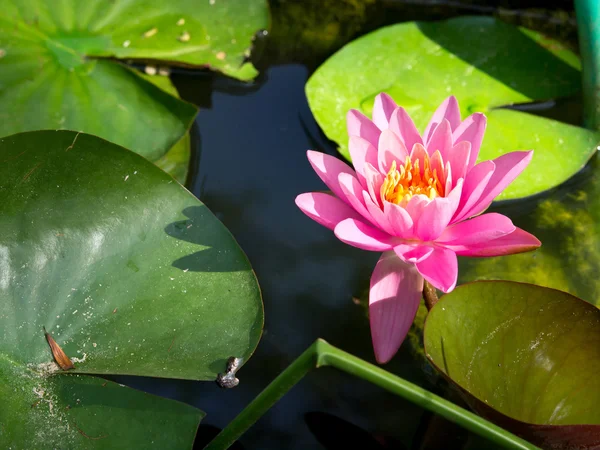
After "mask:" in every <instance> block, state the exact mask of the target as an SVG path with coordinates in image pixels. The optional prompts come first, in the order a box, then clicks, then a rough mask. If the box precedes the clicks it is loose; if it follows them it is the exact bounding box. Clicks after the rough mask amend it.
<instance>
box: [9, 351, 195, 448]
mask: <svg viewBox="0 0 600 450" xmlns="http://www.w3.org/2000/svg"><path fill="white" fill-rule="evenodd" d="M0 380H1V381H2V383H1V384H0V395H2V408H0V445H1V446H2V448H12V449H18V450H26V449H33V448H35V449H53V448H60V449H122V450H129V449H133V448H148V449H152V448H153V449H165V448H173V449H186V448H187V449H189V448H191V447H192V443H193V442H194V437H195V435H196V429H197V428H198V424H199V422H200V419H202V417H203V416H204V413H202V411H200V410H198V409H196V408H193V407H191V406H188V405H185V404H183V403H180V402H175V401H172V400H167V399H164V398H161V397H156V396H154V395H150V394H146V393H143V392H140V391H136V390H134V389H130V388H127V387H125V386H122V385H119V384H117V383H113V382H111V381H106V380H103V379H100V378H96V377H90V376H87V375H86V376H78V375H75V376H71V375H65V376H50V377H48V376H45V375H44V374H43V373H39V372H38V371H37V370H36V368H35V367H34V368H27V367H23V365H22V363H21V362H14V361H9V360H6V359H4V357H0Z"/></svg>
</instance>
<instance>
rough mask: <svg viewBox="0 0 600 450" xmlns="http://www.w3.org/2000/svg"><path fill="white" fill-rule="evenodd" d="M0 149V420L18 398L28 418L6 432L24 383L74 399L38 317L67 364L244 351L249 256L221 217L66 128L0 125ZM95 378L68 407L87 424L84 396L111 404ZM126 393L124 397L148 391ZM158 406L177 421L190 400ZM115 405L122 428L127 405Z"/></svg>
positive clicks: (130, 158)
mask: <svg viewBox="0 0 600 450" xmlns="http://www.w3.org/2000/svg"><path fill="white" fill-rule="evenodd" d="M0 158H1V159H2V161H3V164H2V165H1V166H0V205H1V206H0V330H1V331H0V336H1V337H2V339H0V361H2V364H1V365H0V379H1V380H3V383H4V384H6V385H5V387H4V389H6V390H8V391H10V392H11V393H12V394H11V397H10V398H11V402H13V403H15V404H19V405H20V407H19V408H15V409H14V410H11V409H10V408H4V409H3V411H5V413H4V414H3V415H0V423H4V421H8V420H12V419H10V418H11V417H13V415H14V414H16V413H15V411H17V410H18V411H19V414H20V416H19V417H20V419H19V421H17V422H16V423H19V424H21V426H22V427H27V428H26V430H28V431H22V432H21V431H14V433H22V435H23V436H26V435H27V434H28V433H33V432H34V427H33V426H32V425H31V424H33V423H34V422H33V419H31V420H32V421H31V422H29V417H30V415H33V414H36V412H34V411H32V408H30V407H29V406H28V408H29V409H27V408H24V407H23V405H25V404H28V405H30V404H31V403H33V402H30V400H31V399H32V397H31V395H32V392H33V391H32V385H33V384H35V383H41V384H40V386H42V387H41V389H43V390H48V391H49V392H50V394H49V395H51V396H54V395H56V396H57V398H58V399H57V400H56V401H57V405H65V404H66V403H68V402H73V400H72V398H71V396H68V395H67V394H68V393H69V389H70V388H69V389H67V387H63V385H64V386H66V385H68V384H69V383H70V382H73V383H75V382H76V381H75V380H77V378H74V377H72V376H69V377H66V376H65V379H64V380H61V381H53V380H54V379H53V378H52V379H47V378H46V377H45V375H44V373H47V372H52V373H54V372H56V371H57V370H58V368H57V367H56V365H55V364H54V363H53V362H52V353H51V352H50V348H49V346H48V344H47V342H46V339H45V337H44V333H43V327H45V328H46V329H47V330H48V332H49V333H51V334H52V335H53V337H54V339H55V340H56V342H57V343H58V345H60V346H61V348H62V349H63V350H64V352H65V353H66V355H67V356H68V357H70V358H72V360H73V362H74V364H75V369H74V370H72V371H69V373H72V372H74V373H89V374H128V375H143V376H155V377H168V378H183V379H192V380H214V379H215V378H216V376H217V374H218V373H220V372H223V371H225V369H226V361H227V359H228V358H229V357H231V356H235V357H238V358H242V360H243V361H246V360H247V359H248V358H249V357H250V356H251V354H252V352H253V351H254V349H255V347H256V345H257V343H258V340H259V338H260V335H261V330H262V324H263V310H262V302H261V298H260V291H259V287H258V284H257V282H256V278H255V276H254V273H253V271H252V268H251V267H250V264H249V263H248V261H247V259H246V256H245V255H244V253H243V252H242V250H241V249H240V248H239V246H238V245H237V243H236V242H235V240H234V239H233V237H232V236H231V234H230V233H229V232H228V231H227V230H226V229H225V227H224V226H223V225H222V224H221V223H220V222H219V221H218V220H217V219H216V218H215V217H214V216H213V215H212V214H211V213H210V211H209V210H208V209H207V208H206V206H204V205H203V204H202V203H201V202H200V201H199V200H198V199H196V198H195V197H194V196H193V195H192V194H190V193H189V192H188V191H187V190H185V189H184V188H183V187H182V186H181V185H179V184H178V183H176V182H175V181H174V180H173V179H172V178H171V177H170V176H169V175H167V174H165V173H164V172H163V171H161V170H159V169H158V168H156V167H155V166H154V165H152V164H151V163H150V162H148V161H147V160H145V159H144V158H142V157H140V156H139V155H137V154H135V153H133V152H130V151H127V150H125V149H123V148H121V147H119V146H117V145H115V144H112V143H109V142H107V141H105V140H102V139H100V138H98V137H95V136H91V135H86V134H82V133H75V132H71V131H36V132H30V133H22V134H18V135H14V136H9V137H5V138H2V139H0ZM55 376H60V377H62V376H64V375H61V374H59V375H55ZM53 383H60V385H55V384H53ZM90 383H92V384H94V385H95V386H96V388H97V385H96V384H95V383H96V382H95V381H92V382H90ZM7 386H8V387H7ZM21 386H22V387H23V389H21ZM57 386H58V387H57ZM46 388H47V389H46ZM96 388H93V389H92V388H89V389H92V390H94V389H96ZM57 389H58V390H60V392H58V391H57ZM72 389H73V390H74V391H73V392H77V389H79V388H76V387H73V388H72ZM82 389H83V388H82ZM85 389H87V388H85ZM8 391H7V392H8ZM13 391H14V392H13ZM107 391H108V390H107ZM95 392H96V391H94V392H92V393H90V395H89V396H88V397H86V398H88V399H89V409H87V408H86V409H85V411H84V412H82V413H81V418H85V420H87V421H88V422H87V423H85V422H84V420H83V419H79V418H78V417H79V416H73V417H74V420H76V421H77V423H78V427H79V428H80V429H82V430H84V431H85V433H86V434H88V435H90V436H92V435H93V432H94V431H98V432H99V431H100V428H99V425H98V426H96V425H94V424H93V423H92V422H93V421H98V420H99V417H95V416H94V414H93V413H94V412H95V411H99V409H98V410H96V409H94V408H96V407H97V408H100V409H102V408H105V410H106V411H111V410H112V408H113V407H114V408H121V406H122V405H123V403H122V401H121V397H120V396H122V395H124V394H120V393H119V392H120V391H119V390H118V389H112V388H111V389H110V392H112V394H109V393H108V392H107V393H106V394H105V395H100V394H98V395H96V393H95ZM113 394H114V395H113ZM82 395H83V394H82ZM128 395H129V394H128ZM131 395H132V396H133V397H135V396H134V395H133V394H131ZM144 395H145V394H144ZM5 397H6V396H3V398H5ZM133 397H132V404H131V406H130V407H129V408H131V409H134V408H135V405H136V404H145V403H148V402H149V403H151V402H153V401H157V400H152V398H150V397H148V398H146V397H144V398H141V397H140V398H138V399H137V400H135V399H134V398H133ZM78 398H80V400H81V403H82V404H84V398H81V397H78ZM134 400H135V402H134ZM102 402H105V403H102ZM136 402H137V403H136ZM94 405H95V406H94ZM120 405H121V406H120ZM71 406H73V407H74V406H75V405H71ZM48 408H49V406H48ZM165 408H167V409H168V408H171V409H172V410H173V414H181V415H182V418H181V421H182V424H181V426H183V425H185V426H186V427H190V426H191V425H190V424H191V422H190V421H191V420H192V418H191V417H190V414H191V415H192V416H193V417H194V419H193V420H197V419H198V418H199V415H198V414H199V413H198V412H197V411H194V412H193V413H191V412H190V411H189V410H187V409H185V408H184V409H183V410H182V409H181V408H179V407H175V406H168V405H167V406H165ZM186 408H187V407H186ZM152 411H156V408H153V409H152ZM152 411H147V414H150V415H152V414H154V416H155V418H154V419H153V420H154V422H153V423H154V426H156V427H158V426H159V424H160V423H161V422H160V420H159V418H158V414H156V413H153V412H152ZM186 411H187V412H186ZM69 414H71V410H69ZM73 414H75V413H73ZM107 414H108V413H107ZM136 414H137V413H136ZM139 414H142V413H141V412H140V413H139ZM183 416H186V417H187V418H186V417H183ZM122 417H123V419H122V421H123V425H122V426H123V427H124V428H125V429H129V428H127V425H126V423H125V420H126V418H127V417H129V416H128V415H127V414H126V411H124V412H123V416H122ZM136 417H140V419H139V420H140V421H145V420H146V419H143V415H138V416H136ZM148 417H150V416H148ZM21 419H22V420H21ZM25 419H27V420H25ZM131 420H133V421H135V420H138V419H135V418H134V417H133V416H132V417H131ZM148 420H149V419H148ZM168 420H170V419H167V418H165V421H166V422H165V424H166V423H167V422H168ZM178 420H179V419H177V418H173V421H174V422H177V421H178ZM100 422H102V421H101V420H100ZM127 423H129V422H127ZM15 426H16V425H15ZM140 426H141V425H140ZM144 426H150V425H144ZM165 426H166V425H165ZM132 427H133V425H132ZM178 427H179V425H178ZM4 429H5V428H4V427H1V426H0V436H2V433H3V432H4V431H3V430H4ZM132 429H133V428H132ZM178 429H179V428H178ZM7 432H8V431H7ZM44 432H46V431H44ZM65 432H68V433H71V434H73V433H74V434H79V433H78V431H77V429H75V428H68V430H67V431H65ZM132 432H133V431H132ZM15 439H16V438H15ZM17 442H18V441H17ZM98 442H100V441H98ZM160 442H162V441H160ZM90 445H91V444H90ZM98 445H100V444H98ZM59 447H63V446H59ZM166 447H170V446H169V445H167V446H166ZM20 448H32V447H31V446H25V447H20ZM84 448H85V447H84ZM94 448H95V447H94ZM106 448H113V447H111V446H110V445H108V444H107V447H106ZM121 448H131V446H129V447H127V446H125V447H121ZM158 448H165V446H164V445H163V446H159V447H158Z"/></svg>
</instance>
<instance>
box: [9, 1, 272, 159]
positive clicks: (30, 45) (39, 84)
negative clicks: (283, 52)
mask: <svg viewBox="0 0 600 450" xmlns="http://www.w3.org/2000/svg"><path fill="white" fill-rule="evenodd" d="M267 24H268V8H267V5H266V2H264V1H255V2H245V1H243V0H239V1H237V2H223V1H214V2H209V1H205V2H196V1H193V0H174V1H171V2H159V1H152V2H146V1H142V0H132V1H119V2H114V1H112V0H90V1H84V2H81V1H77V0H67V1H63V2H59V3H56V4H55V3H48V2H46V1H43V0H33V1H30V2H26V3H23V2H21V1H19V0H8V1H7V2H4V3H3V5H2V8H1V9H0V111H1V112H0V136H8V135H11V134H15V133H19V132H24V131H32V130H39V129H53V130H57V129H68V130H75V131H81V132H85V133H88V134H95V135H97V136H100V137H102V138H105V139H107V140H110V141H111V142H114V143H117V144H119V145H122V146H124V147H126V148H128V149H131V150H133V151H135V152H137V153H139V154H141V155H142V156H144V157H146V158H148V159H150V160H151V161H156V160H158V159H159V158H161V157H162V156H163V155H165V153H166V152H167V151H168V150H169V149H170V148H171V147H173V146H174V145H175V144H176V143H177V142H178V141H179V140H180V139H181V138H182V136H183V135H184V134H185V133H186V132H187V130H188V129H189V127H190V125H191V123H192V121H193V119H194V117H195V114H196V108H195V107H193V106H192V105H190V104H188V103H186V102H183V101H181V100H179V99H177V98H174V97H173V96H172V95H169V94H168V93H166V92H164V91H163V90H162V89H157V88H156V87H155V86H152V84H150V83H148V82H147V81H144V80H143V79H142V78H140V76H139V75H138V73H137V71H133V70H130V69H129V68H127V67H125V66H123V65H122V64H120V63H119V62H118V61H115V60H113V59H107V58H108V57H116V58H127V59H138V60H142V61H149V62H156V63H157V64H163V65H172V64H179V65H185V66H192V67H205V66H210V67H214V68H216V69H218V70H221V71H223V72H224V73H226V74H228V75H231V76H235V77H238V78H241V79H249V78H252V77H253V76H254V75H255V74H256V71H255V70H254V68H253V67H252V66H251V64H249V63H244V60H245V58H246V56H245V55H246V54H247V52H248V51H249V47H250V45H251V41H252V38H253V35H254V33H255V32H256V31H257V30H259V29H261V28H265V27H266V26H267ZM151 30H156V31H154V32H152V33H151V32H150V31H151ZM186 31H187V33H188V34H189V36H190V38H189V39H188V40H185V39H184V40H182V39H178V37H180V36H181V34H182V33H183V32H186Z"/></svg>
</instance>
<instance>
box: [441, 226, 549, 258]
mask: <svg viewBox="0 0 600 450" xmlns="http://www.w3.org/2000/svg"><path fill="white" fill-rule="evenodd" d="M480 217H481V216H480ZM540 245H542V243H541V242H540V241H539V240H538V238H536V237H535V236H534V235H532V234H529V233H528V232H527V231H524V230H522V229H520V228H515V231H513V232H512V233H510V234H507V235H506V236H502V237H500V238H497V239H494V240H492V241H489V242H485V243H481V244H478V245H472V246H466V245H463V246H452V247H449V248H450V249H451V250H452V251H454V252H455V253H456V254H457V255H460V256H474V257H479V256H503V255H512V254H515V253H523V252H528V251H531V250H535V249H536V248H538V247H539V246H540Z"/></svg>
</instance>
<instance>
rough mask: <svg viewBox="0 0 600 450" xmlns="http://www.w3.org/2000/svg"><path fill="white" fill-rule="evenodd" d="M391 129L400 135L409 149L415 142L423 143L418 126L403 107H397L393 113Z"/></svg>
mask: <svg viewBox="0 0 600 450" xmlns="http://www.w3.org/2000/svg"><path fill="white" fill-rule="evenodd" d="M390 130H392V131H393V132H394V133H396V134H397V135H398V137H399V138H400V140H401V141H402V142H403V143H404V146H405V147H406V148H407V149H408V148H413V146H414V145H415V144H421V145H423V140H422V139H421V135H420V134H419V131H418V130H417V127H415V123H414V122H413V121H412V119H411V118H410V116H409V115H408V113H407V112H406V111H405V110H404V108H402V107H398V108H396V109H395V110H394V112H393V113H392V117H390Z"/></svg>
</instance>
